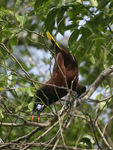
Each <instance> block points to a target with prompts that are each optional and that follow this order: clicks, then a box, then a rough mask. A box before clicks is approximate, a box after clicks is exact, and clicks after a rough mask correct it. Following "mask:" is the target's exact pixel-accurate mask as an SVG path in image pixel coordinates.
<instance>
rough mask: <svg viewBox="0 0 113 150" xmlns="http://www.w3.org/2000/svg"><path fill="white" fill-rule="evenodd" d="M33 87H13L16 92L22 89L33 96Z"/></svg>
mask: <svg viewBox="0 0 113 150" xmlns="http://www.w3.org/2000/svg"><path fill="white" fill-rule="evenodd" d="M34 90H35V88H34V87H25V88H17V89H15V91H16V92H19V91H22V92H27V93H28V94H29V96H31V97H34Z"/></svg>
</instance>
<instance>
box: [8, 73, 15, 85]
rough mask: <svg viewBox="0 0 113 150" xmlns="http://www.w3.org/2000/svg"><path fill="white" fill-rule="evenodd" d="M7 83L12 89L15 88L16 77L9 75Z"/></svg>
mask: <svg viewBox="0 0 113 150" xmlns="http://www.w3.org/2000/svg"><path fill="white" fill-rule="evenodd" d="M7 83H8V85H9V86H10V87H12V86H15V84H16V80H15V75H9V76H8V77H7Z"/></svg>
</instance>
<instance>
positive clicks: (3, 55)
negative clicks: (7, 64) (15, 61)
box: [0, 47, 7, 58]
mask: <svg viewBox="0 0 113 150" xmlns="http://www.w3.org/2000/svg"><path fill="white" fill-rule="evenodd" d="M0 55H1V56H2V57H3V58H6V57H7V52H6V51H4V50H3V49H2V48H1V47H0Z"/></svg>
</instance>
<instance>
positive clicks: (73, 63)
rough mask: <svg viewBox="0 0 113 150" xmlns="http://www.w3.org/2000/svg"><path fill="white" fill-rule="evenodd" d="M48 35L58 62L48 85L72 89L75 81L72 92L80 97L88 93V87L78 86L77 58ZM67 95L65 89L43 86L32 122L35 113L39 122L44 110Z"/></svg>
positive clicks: (38, 93) (35, 105) (34, 109)
mask: <svg viewBox="0 0 113 150" xmlns="http://www.w3.org/2000/svg"><path fill="white" fill-rule="evenodd" d="M46 34H47V37H48V38H49V40H50V42H51V43H52V45H53V46H54V49H55V52H56V61H55V64H54V67H53V71H52V75H51V78H50V80H49V81H47V82H46V84H51V85H55V86H58V87H67V86H68V88H69V89H70V88H71V85H72V81H73V85H72V90H73V91H76V92H77V94H78V95H81V94H82V93H84V92H85V91H86V87H85V86H82V85H79V84H78V72H79V70H78V64H77V60H76V58H75V57H74V56H73V55H71V54H70V52H69V51H68V50H67V49H63V48H62V47H60V46H59V45H58V43H57V42H56V41H55V40H54V38H53V37H52V35H51V34H50V33H49V32H48V31H47V32H46ZM64 77H65V78H64ZM66 83H67V84H66ZM66 94H67V90H65V89H61V88H57V87H54V86H49V85H42V86H41V87H40V89H38V90H37V92H36V98H35V103H34V108H33V112H32V119H31V121H33V117H34V113H35V112H36V111H37V115H38V122H39V120H40V113H41V112H42V111H43V110H44V108H45V107H46V106H49V105H51V104H52V103H54V102H56V101H58V100H59V99H60V98H62V97H63V96H65V95H66Z"/></svg>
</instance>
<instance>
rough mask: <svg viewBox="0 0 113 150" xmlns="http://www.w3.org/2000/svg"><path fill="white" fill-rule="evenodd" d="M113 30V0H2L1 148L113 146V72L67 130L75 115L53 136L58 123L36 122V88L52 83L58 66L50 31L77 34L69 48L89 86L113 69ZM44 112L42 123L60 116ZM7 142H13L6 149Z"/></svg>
mask: <svg viewBox="0 0 113 150" xmlns="http://www.w3.org/2000/svg"><path fill="white" fill-rule="evenodd" d="M112 28H113V2H112V1H111V0H101V1H100V0H90V1H86V0H84V1H82V0H76V1H75V0H62V1H61V0H36V1H34V0H29V1H28V0H22V1H20V0H9V1H3V0H1V3H0V43H1V44H0V93H1V95H0V122H1V123H0V136H1V139H0V141H1V147H0V148H1V149H3V147H2V146H4V148H5V147H9V148H10V147H11V148H12V146H14V145H15V146H16V144H14V143H17V148H18V149H19V147H21V146H22V148H23V149H27V148H28V147H31V148H32V149H37V147H41V149H43V148H44V147H48V148H51V149H52V147H53V145H54V147H53V149H54V148H56V149H58V146H59V148H60V149H63V147H65V148H66V146H65V145H67V146H68V147H67V149H71V148H72V147H73V148H81V149H82V148H86V149H94V148H97V147H98V148H99V149H104V150H105V149H110V148H111V149H112V148H113V142H112V141H113V136H112V135H113V128H112V125H113V123H112V115H113V114H112V112H113V109H112V104H113V98H112V89H113V78H112V76H113V74H112V73H111V74H109V75H108V76H106V79H105V80H104V81H103V82H102V83H101V84H100V89H101V90H100V91H99V92H98V93H99V94H98V95H97V96H96V98H95V97H94V95H93V96H92V97H91V98H90V97H88V98H89V99H90V101H87V103H84V104H81V105H80V106H79V107H78V108H76V111H75V114H74V115H75V117H74V118H73V121H72V122H71V121H70V122H71V123H70V122H69V123H70V125H69V126H68V125H67V126H68V127H67V128H66V129H64V128H63V127H65V122H66V119H67V120H68V118H69V115H66V116H65V117H64V118H62V117H61V116H60V119H59V120H60V121H59V123H57V122H56V125H55V124H54V126H53V129H51V130H50V132H49V131H48V130H49V129H50V128H51V127H52V125H51V127H49V126H44V124H42V126H39V127H37V126H38V123H36V122H37V118H36V119H35V121H36V122H33V123H30V120H31V112H32V107H33V101H34V96H35V90H36V89H37V88H39V87H40V86H41V83H45V81H47V80H48V79H49V77H50V71H49V68H50V70H51V63H52V62H53V61H52V60H51V57H52V54H51V50H50V48H49V46H48V45H49V42H48V40H47V37H46V31H47V30H48V31H49V32H50V33H55V34H54V37H56V35H57V33H60V34H61V35H62V36H65V35H66V31H70V32H71V35H70V37H69V40H68V49H69V50H70V52H71V53H72V54H73V55H75V56H76V58H77V60H78V64H79V66H80V68H79V70H80V74H81V75H82V77H83V78H84V80H83V81H81V82H82V84H83V85H86V86H87V88H88V87H89V86H90V85H91V84H92V83H93V82H94V81H95V80H96V79H97V77H98V76H99V75H100V73H101V72H102V71H103V70H104V69H107V68H108V67H109V66H110V65H112V60H113V46H112V44H113V30H112ZM62 45H64V44H63V43H62ZM48 51H50V53H48ZM43 56H44V57H43ZM45 56H46V57H45ZM48 56H49V57H48ZM44 64H45V66H46V67H45V66H44ZM89 90H91V89H89ZM95 90H96V89H95ZM97 91H98V90H97ZM51 108H53V110H54V113H56V111H55V108H56V109H57V111H58V110H60V109H61V106H59V105H57V104H56V105H55V106H54V105H53V106H51ZM44 112H45V113H46V114H42V118H41V122H42V123H45V122H46V123H47V120H48V119H49V118H51V117H52V116H53V115H54V114H53V113H52V112H51V109H50V108H46V109H45V111H44ZM48 113H52V114H49V115H48ZM57 120H58V119H57ZM53 123H55V122H53ZM11 124H12V125H11ZM6 127H7V128H6ZM61 128H62V130H61ZM59 129H60V130H59ZM46 131H47V133H48V134H46ZM32 132H33V133H32ZM61 132H62V133H61ZM35 133H36V134H35ZM44 133H45V135H43V134H44ZM62 134H63V135H62ZM41 135H42V138H41V137H40V136H41ZM24 136H25V138H24ZM22 137H23V138H22ZM19 138H20V139H19ZM38 138H39V139H38ZM63 139H64V141H63ZM35 140H36V141H35ZM19 142H20V143H21V144H20V145H19V144H18V143H19ZM22 142H24V143H25V144H22ZM32 142H33V143H32ZM57 142H58V143H57ZM6 143H10V144H9V145H8V146H6ZM11 143H13V144H14V145H12V144H11ZM28 143H29V146H28V145H27V144H28ZM55 144H56V145H57V144H58V146H57V147H55ZM60 146H63V147H60Z"/></svg>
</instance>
